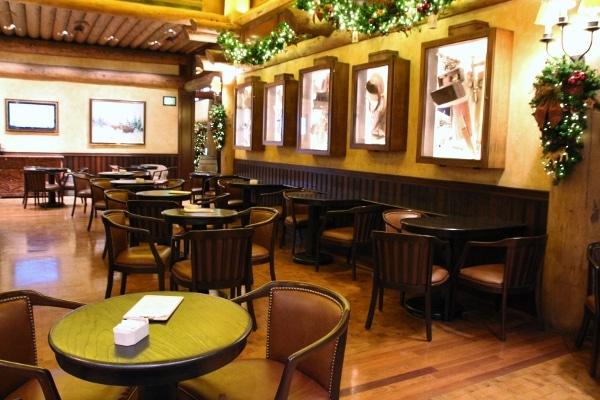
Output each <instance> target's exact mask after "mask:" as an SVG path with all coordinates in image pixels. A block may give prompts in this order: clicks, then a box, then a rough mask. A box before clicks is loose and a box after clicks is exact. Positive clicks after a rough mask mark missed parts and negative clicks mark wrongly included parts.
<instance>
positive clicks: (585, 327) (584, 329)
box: [575, 307, 592, 349]
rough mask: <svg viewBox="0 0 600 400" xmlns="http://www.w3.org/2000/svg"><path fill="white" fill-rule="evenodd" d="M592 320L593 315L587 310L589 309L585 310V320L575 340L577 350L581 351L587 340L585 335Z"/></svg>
mask: <svg viewBox="0 0 600 400" xmlns="http://www.w3.org/2000/svg"><path fill="white" fill-rule="evenodd" d="M591 320H592V313H591V312H590V311H589V310H588V309H587V307H586V308H585V309H584V310H583V320H582V321H581V326H580V327H579V332H578V333H577V337H576V338H575V348H576V349H580V348H581V346H582V345H583V340H584V339H585V334H586V333H587V330H588V327H589V326H590V321H591Z"/></svg>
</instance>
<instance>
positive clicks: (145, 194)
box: [135, 189, 192, 201]
mask: <svg viewBox="0 0 600 400" xmlns="http://www.w3.org/2000/svg"><path fill="white" fill-rule="evenodd" d="M135 194H136V196H137V197H138V199H143V200H176V201H179V200H189V199H190V197H191V196H192V192H190V191H187V190H170V189H162V190H143V191H141V192H136V193H135Z"/></svg>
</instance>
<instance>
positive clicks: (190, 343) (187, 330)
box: [49, 292, 252, 400]
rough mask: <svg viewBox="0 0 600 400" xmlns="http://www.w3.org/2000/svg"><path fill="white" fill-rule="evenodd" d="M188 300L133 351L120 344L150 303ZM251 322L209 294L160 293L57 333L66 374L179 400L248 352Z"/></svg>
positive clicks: (99, 308)
mask: <svg viewBox="0 0 600 400" xmlns="http://www.w3.org/2000/svg"><path fill="white" fill-rule="evenodd" d="M146 294H153V295H161V296H175V295H176V296H183V297H184V299H183V301H182V302H181V304H180V305H179V307H178V308H177V309H176V310H175V312H174V313H173V314H172V315H171V317H170V318H169V320H168V321H166V322H150V333H149V335H148V336H147V337H146V338H144V339H142V340H141V341H140V342H138V343H136V344H135V345H132V346H119V345H116V344H115V342H114V334H113V327H114V326H116V325H118V324H119V323H120V322H121V319H122V316H123V315H124V314H125V313H126V312H127V311H128V310H129V309H130V308H131V307H133V306H134V305H135V304H136V303H137V302H138V301H139V300H140V299H141V298H142V297H143V296H144V295H146ZM251 329H252V321H251V318H250V315H249V314H248V313H247V312H246V310H245V309H244V308H242V307H241V306H240V305H238V304H236V303H233V302H232V301H230V300H227V299H223V298H220V297H216V296H210V295H206V294H201V293H190V292H152V293H136V294H128V295H124V296H118V297H112V298H109V299H105V300H101V301H98V302H95V303H90V304H88V305H85V306H83V307H81V308H78V309H76V310H74V311H72V312H70V313H69V314H67V315H65V316H64V317H63V318H62V319H60V320H59V321H58V322H56V324H54V326H53V327H52V329H51V330H50V333H49V343H50V347H51V348H52V350H53V351H54V353H55V355H56V360H57V362H58V364H59V365H60V367H61V368H62V369H63V370H65V371H66V372H68V373H70V374H71V375H74V376H76V377H78V378H81V379H85V380H87V381H91V382H97V383H102V384H106V385H122V386H138V387H139V398H140V399H163V400H164V399H175V398H176V392H177V383H178V382H179V381H182V380H186V379H191V378H194V377H197V376H200V375H203V374H206V373H208V372H211V371H214V370H216V369H218V368H220V367H222V366H224V365H226V364H228V363H229V362H231V361H232V360H234V359H235V358H236V357H237V356H238V355H239V354H240V353H241V352H242V350H243V349H244V347H245V346H246V339H247V337H248V335H249V334H250V331H251Z"/></svg>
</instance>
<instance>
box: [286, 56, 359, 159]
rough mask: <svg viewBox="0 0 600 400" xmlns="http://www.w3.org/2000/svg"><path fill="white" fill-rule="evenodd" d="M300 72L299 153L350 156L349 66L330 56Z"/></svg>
mask: <svg viewBox="0 0 600 400" xmlns="http://www.w3.org/2000/svg"><path fill="white" fill-rule="evenodd" d="M314 64H315V65H314V66H313V67H309V68H304V69H301V70H300V72H299V77H300V79H299V85H300V87H299V90H298V107H299V111H298V127H297V129H298V135H297V139H296V150H297V151H298V152H299V153H309V154H315V155H326V156H343V155H345V154H346V144H347V139H346V132H347V128H348V122H347V119H348V90H347V85H348V83H347V82H348V78H349V70H350V68H349V65H348V64H346V63H341V62H338V61H337V57H331V56H326V57H322V58H318V59H315V61H314Z"/></svg>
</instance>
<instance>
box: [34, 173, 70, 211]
mask: <svg viewBox="0 0 600 400" xmlns="http://www.w3.org/2000/svg"><path fill="white" fill-rule="evenodd" d="M35 169H36V170H38V171H45V172H49V173H48V174H47V175H48V183H49V184H51V185H52V184H55V183H56V175H55V174H57V173H59V172H68V171H69V168H63V167H35ZM64 206H65V203H63V202H59V201H56V192H48V204H47V205H46V207H51V208H52V207H54V208H58V207H64Z"/></svg>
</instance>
